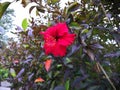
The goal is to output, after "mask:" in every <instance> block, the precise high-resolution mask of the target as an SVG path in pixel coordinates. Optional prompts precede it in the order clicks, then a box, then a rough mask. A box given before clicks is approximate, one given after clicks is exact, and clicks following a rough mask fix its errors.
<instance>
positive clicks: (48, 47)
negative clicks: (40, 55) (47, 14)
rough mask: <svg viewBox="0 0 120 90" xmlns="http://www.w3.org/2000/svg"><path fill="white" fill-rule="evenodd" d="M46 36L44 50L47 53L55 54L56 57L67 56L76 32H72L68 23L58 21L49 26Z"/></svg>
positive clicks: (44, 33)
mask: <svg viewBox="0 0 120 90" xmlns="http://www.w3.org/2000/svg"><path fill="white" fill-rule="evenodd" d="M41 34H42V35H43V36H44V41H45V42H44V50H45V53H46V54H53V55H54V56H55V57H58V56H61V57H63V56H65V54H66V49H67V47H68V46H69V45H71V44H72V43H73V42H74V40H75V34H70V33H69V29H68V27H67V25H66V23H58V24H56V25H54V26H51V27H49V28H48V29H47V30H46V31H45V32H42V33H41Z"/></svg>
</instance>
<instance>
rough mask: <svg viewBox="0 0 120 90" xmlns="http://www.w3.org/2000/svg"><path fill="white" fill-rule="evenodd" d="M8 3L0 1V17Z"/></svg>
mask: <svg viewBox="0 0 120 90" xmlns="http://www.w3.org/2000/svg"><path fill="white" fill-rule="evenodd" d="M9 5H10V2H4V3H0V18H1V17H2V15H3V14H4V12H5V11H6V9H7V8H8V6H9Z"/></svg>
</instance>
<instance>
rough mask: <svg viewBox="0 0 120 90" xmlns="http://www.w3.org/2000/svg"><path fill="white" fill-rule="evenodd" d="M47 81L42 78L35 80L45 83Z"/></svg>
mask: <svg viewBox="0 0 120 90" xmlns="http://www.w3.org/2000/svg"><path fill="white" fill-rule="evenodd" d="M44 81H45V80H44V79H42V78H41V77H39V78H37V79H35V82H44Z"/></svg>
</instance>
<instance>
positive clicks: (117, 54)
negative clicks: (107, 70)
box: [104, 51, 120, 58]
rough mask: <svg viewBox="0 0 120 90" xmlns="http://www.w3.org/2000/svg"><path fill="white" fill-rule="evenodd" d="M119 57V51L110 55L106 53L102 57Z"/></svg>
mask: <svg viewBox="0 0 120 90" xmlns="http://www.w3.org/2000/svg"><path fill="white" fill-rule="evenodd" d="M119 56H120V51H117V52H112V53H108V54H106V55H104V57H111V58H113V57H119Z"/></svg>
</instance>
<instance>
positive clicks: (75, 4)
mask: <svg viewBox="0 0 120 90" xmlns="http://www.w3.org/2000/svg"><path fill="white" fill-rule="evenodd" d="M79 7H80V4H79V3H77V2H74V3H72V4H71V5H70V6H69V7H68V12H72V11H75V10H77V9H78V8H79Z"/></svg>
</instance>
